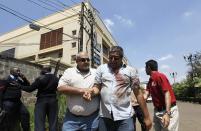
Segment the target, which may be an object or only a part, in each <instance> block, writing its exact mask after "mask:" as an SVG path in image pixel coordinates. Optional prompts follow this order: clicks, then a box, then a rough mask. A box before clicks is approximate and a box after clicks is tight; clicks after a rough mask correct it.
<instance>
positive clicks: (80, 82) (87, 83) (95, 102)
mask: <svg viewBox="0 0 201 131" xmlns="http://www.w3.org/2000/svg"><path fill="white" fill-rule="evenodd" d="M95 72H96V70H95V69H90V71H89V73H87V74H84V75H83V74H82V73H81V72H80V71H79V70H78V69H77V68H76V67H74V68H68V69H66V70H65V72H64V74H63V76H62V77H61V78H60V80H59V84H58V87H59V86H62V85H68V86H72V87H75V88H91V87H92V86H93V84H94V79H95ZM66 88H67V87H66ZM67 108H68V110H69V111H70V112H71V113H73V114H75V115H81V116H88V115H90V114H92V113H94V112H95V111H97V109H98V108H99V98H98V97H94V98H92V100H91V101H86V100H85V99H84V98H83V97H82V95H73V94H72V95H70V94H68V95H67Z"/></svg>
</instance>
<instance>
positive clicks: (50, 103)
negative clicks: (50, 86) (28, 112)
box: [34, 96, 58, 131]
mask: <svg viewBox="0 0 201 131" xmlns="http://www.w3.org/2000/svg"><path fill="white" fill-rule="evenodd" d="M34 116H35V120H34V123H35V131H45V120H46V116H47V118H48V122H49V131H57V116H58V102H57V99H56V97H55V96H50V97H40V98H38V99H37V102H36V105H35V111H34Z"/></svg>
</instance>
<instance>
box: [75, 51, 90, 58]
mask: <svg viewBox="0 0 201 131" xmlns="http://www.w3.org/2000/svg"><path fill="white" fill-rule="evenodd" d="M80 58H89V55H88V53H87V52H79V53H78V54H77V55H76V60H77V59H80Z"/></svg>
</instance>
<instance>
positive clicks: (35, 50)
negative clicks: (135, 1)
mask: <svg viewBox="0 0 201 131" xmlns="http://www.w3.org/2000/svg"><path fill="white" fill-rule="evenodd" d="M80 12H81V13H80ZM82 13H83V15H81V14H82ZM90 15H92V16H90ZM82 16H83V17H82ZM91 17H93V18H94V19H91ZM82 22H83V24H82V25H83V28H82V29H81V28H80V27H81V26H80V25H81V24H80V23H82ZM33 23H34V25H39V26H40V28H38V26H37V27H35V30H33V29H31V28H30V25H26V26H23V27H20V28H18V29H16V30H13V31H11V32H8V33H6V34H4V35H2V36H0V54H1V55H7V56H10V57H14V58H17V59H22V60H27V61H31V62H33V63H37V64H42V65H52V66H53V67H54V66H55V65H56V62H57V61H58V60H60V62H61V64H62V66H61V67H60V70H64V69H65V68H67V67H70V66H74V65H75V55H76V54H77V53H78V52H79V51H87V52H89V54H91V55H90V56H91V59H92V61H93V65H94V67H96V66H98V65H100V64H102V63H106V62H107V61H108V51H109V49H110V47H111V46H113V45H117V42H116V41H115V39H114V38H113V36H112V35H111V33H110V32H109V31H108V29H107V28H106V26H105V24H104V23H103V21H102V19H101V18H100V17H99V15H98V13H97V12H96V10H95V9H94V8H93V7H92V5H91V4H90V3H80V4H77V5H74V6H72V7H70V8H67V9H65V10H63V11H60V12H56V13H54V14H52V15H49V16H47V17H45V18H42V19H40V20H37V21H33ZM90 23H91V24H90ZM34 25H33V24H32V25H31V26H32V28H34V27H33V26H34ZM91 25H93V27H92V28H91ZM92 29H93V30H92ZM36 30H38V31H36ZM92 31H93V33H91V32H92ZM92 34H93V35H92ZM92 37H93V40H92ZM91 40H92V41H93V43H92V42H91ZM82 41H83V42H82ZM91 43H92V44H91ZM92 46H93V47H92ZM124 63H126V64H127V59H126V58H124Z"/></svg>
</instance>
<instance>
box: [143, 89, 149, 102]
mask: <svg viewBox="0 0 201 131" xmlns="http://www.w3.org/2000/svg"><path fill="white" fill-rule="evenodd" d="M149 95H150V93H149V91H147V90H144V94H143V96H144V99H145V100H147V99H148V97H149Z"/></svg>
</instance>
